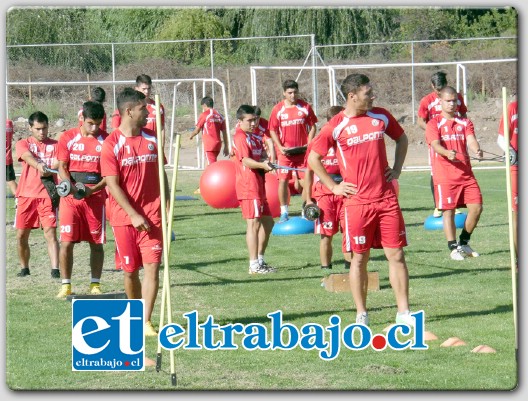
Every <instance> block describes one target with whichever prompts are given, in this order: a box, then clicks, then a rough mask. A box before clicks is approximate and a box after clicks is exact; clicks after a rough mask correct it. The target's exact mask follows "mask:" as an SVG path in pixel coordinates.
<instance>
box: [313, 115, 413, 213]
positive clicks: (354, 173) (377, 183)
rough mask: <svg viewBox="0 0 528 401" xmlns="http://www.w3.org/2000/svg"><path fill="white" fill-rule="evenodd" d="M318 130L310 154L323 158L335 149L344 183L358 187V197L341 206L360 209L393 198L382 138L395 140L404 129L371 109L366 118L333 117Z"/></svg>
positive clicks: (393, 119) (346, 200)
mask: <svg viewBox="0 0 528 401" xmlns="http://www.w3.org/2000/svg"><path fill="white" fill-rule="evenodd" d="M327 126H328V128H326V126H325V127H324V128H325V129H323V130H321V132H320V133H319V135H318V137H317V138H318V139H317V141H315V142H314V144H313V145H312V150H313V151H314V152H316V153H318V154H320V155H322V156H326V155H327V154H328V152H329V151H330V149H331V148H332V147H334V146H335V148H336V153H337V161H338V164H339V170H340V172H341V176H342V177H343V180H344V181H346V182H348V183H351V184H355V185H356V186H357V191H358V192H357V194H356V195H353V196H350V197H348V198H344V205H345V206H347V205H363V204H369V203H372V202H377V201H380V200H382V199H385V198H389V197H391V196H395V193H394V190H393V187H392V184H391V183H389V182H387V180H386V178H385V170H386V168H387V167H388V166H389V163H388V161H387V152H386V150H385V140H384V135H388V136H389V137H390V138H392V139H393V140H397V139H398V138H400V137H401V136H402V135H404V131H403V128H402V127H401V126H400V124H398V121H396V119H395V118H394V116H393V115H392V114H391V113H390V112H389V111H387V110H385V109H383V108H381V107H374V108H372V110H370V111H368V112H366V113H365V114H362V115H359V116H355V117H347V116H346V115H345V113H344V112H343V111H341V112H339V113H338V114H336V115H335V116H334V117H333V118H332V119H331V120H330V121H329V122H328V124H327Z"/></svg>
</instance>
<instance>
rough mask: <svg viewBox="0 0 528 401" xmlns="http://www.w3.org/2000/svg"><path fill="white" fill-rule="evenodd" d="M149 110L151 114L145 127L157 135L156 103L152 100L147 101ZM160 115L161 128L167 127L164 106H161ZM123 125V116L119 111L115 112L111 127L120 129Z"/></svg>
mask: <svg viewBox="0 0 528 401" xmlns="http://www.w3.org/2000/svg"><path fill="white" fill-rule="evenodd" d="M147 110H148V112H149V114H148V117H147V125H145V127H143V128H146V129H148V130H151V131H153V132H154V133H156V132H157V131H156V102H155V101H154V100H152V99H150V98H149V99H147ZM160 114H161V128H162V129H163V127H164V126H165V108H164V107H163V105H162V104H160ZM120 124H121V114H119V110H115V111H114V114H112V121H111V126H112V128H113V129H117V128H119V125H120Z"/></svg>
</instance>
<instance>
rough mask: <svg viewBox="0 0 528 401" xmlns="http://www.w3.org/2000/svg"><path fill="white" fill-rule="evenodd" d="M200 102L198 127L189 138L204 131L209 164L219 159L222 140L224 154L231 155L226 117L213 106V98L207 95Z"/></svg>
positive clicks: (203, 137)
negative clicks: (200, 112)
mask: <svg viewBox="0 0 528 401" xmlns="http://www.w3.org/2000/svg"><path fill="white" fill-rule="evenodd" d="M200 104H201V105H202V114H200V117H199V118H198V122H197V123H196V127H195V128H194V131H193V132H192V133H191V136H190V137H189V139H193V138H194V137H195V136H196V135H198V133H199V132H200V131H203V135H202V141H203V145H204V151H205V156H206V158H207V165H209V164H211V163H214V162H216V160H217V159H218V155H219V154H220V149H221V148H222V141H223V142H224V150H223V155H224V156H228V155H229V143H228V141H227V130H226V125H225V118H224V116H223V115H221V114H220V113H219V112H218V111H217V110H216V109H214V108H213V107H214V101H213V99H212V98H210V97H209V96H206V97H204V98H203V99H202V100H201V101H200Z"/></svg>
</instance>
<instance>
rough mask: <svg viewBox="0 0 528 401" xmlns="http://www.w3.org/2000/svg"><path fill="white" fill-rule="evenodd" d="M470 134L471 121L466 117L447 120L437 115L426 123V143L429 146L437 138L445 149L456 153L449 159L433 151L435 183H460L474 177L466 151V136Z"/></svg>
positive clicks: (471, 130)
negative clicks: (453, 157) (454, 157)
mask: <svg viewBox="0 0 528 401" xmlns="http://www.w3.org/2000/svg"><path fill="white" fill-rule="evenodd" d="M470 135H475V131H474V128H473V123H472V122H471V120H469V119H467V118H458V117H456V118H454V119H453V120H448V119H446V118H444V117H442V116H441V115H439V116H436V117H434V118H433V119H432V120H431V121H429V122H428V123H427V128H426V130H425V136H426V139H427V144H428V145H429V146H431V142H433V141H435V140H437V141H440V144H441V145H442V146H443V147H444V148H446V149H447V150H455V151H456V153H457V158H456V159H455V160H453V161H451V160H449V159H448V158H447V157H444V156H440V155H439V154H438V153H436V152H433V154H432V155H433V157H432V160H431V167H432V170H433V181H434V182H435V183H437V184H460V183H463V182H465V181H466V180H467V179H468V178H473V177H474V175H473V171H472V169H471V163H470V161H469V155H468V152H467V137H468V136H470Z"/></svg>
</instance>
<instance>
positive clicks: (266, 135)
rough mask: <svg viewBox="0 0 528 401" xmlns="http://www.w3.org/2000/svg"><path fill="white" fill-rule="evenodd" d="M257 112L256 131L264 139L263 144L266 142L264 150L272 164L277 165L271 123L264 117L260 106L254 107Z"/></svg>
mask: <svg viewBox="0 0 528 401" xmlns="http://www.w3.org/2000/svg"><path fill="white" fill-rule="evenodd" d="M253 109H254V110H255V115H256V116H257V119H256V121H255V131H254V133H255V134H256V135H259V136H260V137H262V142H264V149H265V150H266V154H267V155H268V158H269V159H270V161H271V162H272V163H275V161H276V160H277V155H276V153H275V146H274V145H273V139H271V136H270V131H269V121H268V120H266V119H265V118H264V117H262V110H261V109H260V107H259V106H253Z"/></svg>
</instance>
